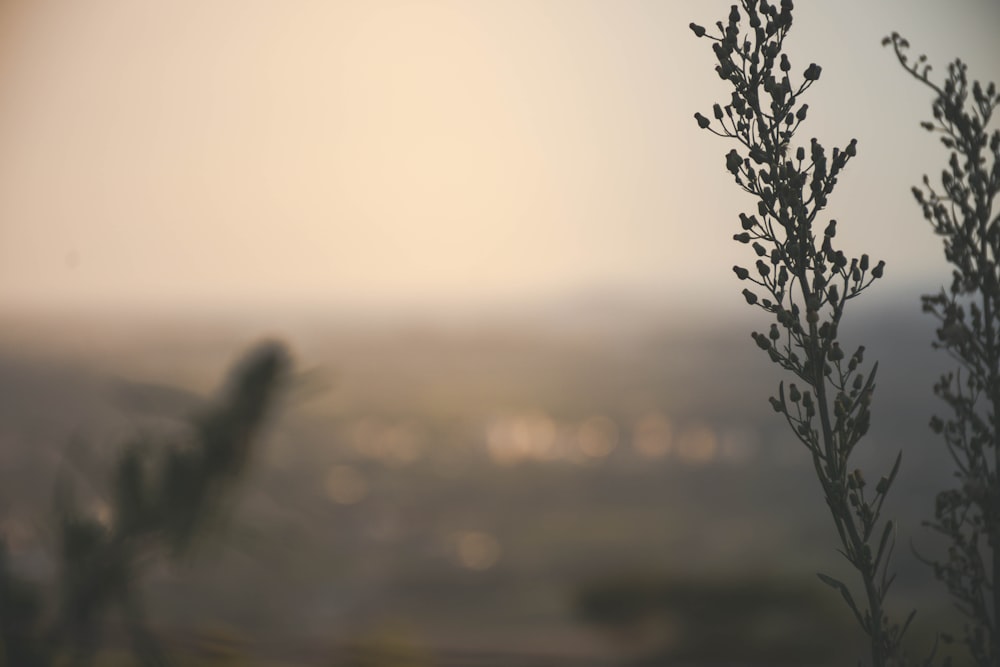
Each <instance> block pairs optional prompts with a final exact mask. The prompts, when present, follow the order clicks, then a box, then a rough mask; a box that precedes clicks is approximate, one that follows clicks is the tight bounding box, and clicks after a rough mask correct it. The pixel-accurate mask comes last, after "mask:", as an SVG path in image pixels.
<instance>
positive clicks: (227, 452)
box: [0, 343, 290, 667]
mask: <svg viewBox="0 0 1000 667" xmlns="http://www.w3.org/2000/svg"><path fill="white" fill-rule="evenodd" d="M289 369H290V360H289V356H288V353H287V351H286V350H285V348H284V347H283V346H282V345H280V344H277V343H266V344H262V345H260V346H258V347H257V348H255V349H254V350H252V351H251V352H250V353H249V354H247V356H246V357H245V358H244V359H243V360H242V362H240V363H239V364H238V365H237V367H236V368H235V369H234V371H233V373H232V376H231V378H230V381H229V386H228V387H227V388H226V391H225V393H224V396H223V399H222V400H221V401H220V402H219V404H218V405H217V406H216V407H215V408H214V409H211V410H209V411H208V412H206V413H205V414H204V415H202V416H201V417H199V418H196V419H194V420H193V422H192V437H191V442H190V443H177V444H174V445H172V446H170V447H167V448H156V449H154V448H153V446H152V445H151V444H150V443H146V442H138V441H137V442H131V443H129V444H127V445H126V446H125V447H124V448H123V449H122V452H121V454H120V457H119V458H118V461H117V464H116V466H115V470H114V478H113V479H114V481H113V489H112V490H111V493H110V494H109V495H110V497H111V505H112V512H111V517H110V519H109V520H108V521H107V522H102V521H100V520H99V519H98V518H97V517H94V516H90V515H87V514H84V513H83V512H81V511H80V509H79V505H78V503H76V502H75V501H74V497H73V493H72V489H71V488H69V487H68V485H60V488H59V489H57V499H56V504H57V511H58V513H59V516H60V525H59V527H58V536H59V553H58V562H59V567H60V576H59V581H58V586H57V599H56V600H55V601H54V603H53V604H54V606H55V609H54V610H53V611H52V613H51V614H49V615H47V617H49V616H50V617H51V619H52V620H51V622H50V623H48V624H43V623H42V620H43V615H42V601H43V598H42V595H41V593H40V591H39V590H38V589H37V588H36V587H34V586H32V585H30V584H29V583H28V582H25V581H22V580H20V579H18V578H17V577H16V576H15V574H14V573H13V572H12V571H11V568H10V566H9V562H8V559H7V554H6V550H5V549H2V548H0V648H2V649H3V651H4V653H5V658H6V660H5V662H4V663H3V664H6V665H11V666H14V665H17V666H19V667H43V666H48V665H52V664H71V665H81V666H82V665H88V664H91V663H92V662H93V660H94V658H95V656H96V653H97V650H98V649H99V647H100V640H101V630H102V628H103V625H104V621H105V619H106V616H107V613H108V612H109V611H111V610H112V609H117V610H118V611H120V612H122V613H121V615H122V618H123V619H124V620H125V623H126V626H127V627H126V630H127V633H128V637H129V640H130V642H131V646H132V650H133V652H134V654H135V655H136V657H137V659H138V660H139V661H140V663H141V664H143V665H149V666H153V665H167V664H169V663H168V660H167V656H166V654H165V653H164V651H163V650H161V648H160V647H159V645H158V643H157V642H156V640H155V638H154V636H153V634H152V633H151V631H150V630H149V628H148V626H147V624H146V622H145V614H144V609H143V605H142V596H141V577H142V574H143V572H144V571H145V570H147V568H148V566H149V565H150V564H151V562H153V561H155V559H157V558H160V557H172V556H177V555H179V554H181V553H183V552H184V551H185V550H186V549H188V548H189V547H190V546H191V545H192V544H193V543H194V541H195V540H196V538H197V537H198V536H199V534H202V533H203V532H204V530H203V529H204V526H205V525H206V523H207V522H208V521H209V519H210V518H211V516H212V514H213V513H215V512H217V511H218V509H219V507H220V504H221V503H222V502H223V501H224V499H225V497H226V495H227V492H228V491H230V489H231V487H232V486H233V483H234V482H235V481H236V480H237V478H238V477H239V475H240V473H241V472H242V471H243V470H244V468H245V467H246V464H247V462H248V460H249V458H250V456H251V455H252V453H253V449H254V441H255V439H256V436H257V435H258V434H259V432H260V430H261V428H262V427H263V425H264V423H265V418H266V417H267V415H268V412H269V411H270V409H271V407H272V406H273V404H274V400H275V397H276V394H277V392H278V390H279V389H280V387H281V386H282V384H283V382H284V380H285V379H286V377H287V375H288V372H289ZM0 547H2V543H0ZM66 660H68V661H69V662H68V663H66V662H65V661H66Z"/></svg>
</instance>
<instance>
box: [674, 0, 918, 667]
mask: <svg viewBox="0 0 1000 667" xmlns="http://www.w3.org/2000/svg"><path fill="white" fill-rule="evenodd" d="M741 8H742V11H741ZM792 8H793V7H792V2H791V1H790V0H782V1H781V3H780V5H776V4H770V3H768V2H767V1H766V0H760V1H759V2H758V0H741V3H740V6H736V5H734V6H733V7H732V9H731V10H730V14H729V17H728V21H727V22H726V23H723V22H721V21H720V22H718V23H716V28H717V36H716V35H713V34H711V33H709V32H708V31H707V30H706V29H705V28H703V27H702V26H700V25H697V24H694V23H692V24H691V29H692V31H694V33H695V35H696V36H697V37H704V38H707V39H709V40H711V41H712V42H713V44H712V48H713V50H714V52H715V56H716V58H717V60H718V65H717V66H716V68H715V71H716V73H717V74H718V75H719V77H720V78H721V79H722V80H724V81H727V82H728V83H729V84H730V85H731V86H732V88H733V92H732V97H731V99H730V100H729V102H728V103H727V104H725V105H722V104H716V105H714V107H713V115H714V118H715V120H714V121H712V120H710V119H709V118H707V117H706V116H704V115H702V114H700V113H696V114H695V119H696V120H697V122H698V126H699V127H701V128H702V129H706V130H709V131H710V132H712V133H713V134H716V135H718V136H720V137H723V138H726V139H732V140H735V141H736V142H737V143H738V144H739V148H734V149H733V150H731V151H729V153H728V154H727V155H726V169H727V170H728V171H729V172H730V173H731V174H732V175H733V177H734V178H735V180H736V184H737V185H738V186H739V187H740V188H742V189H743V190H744V191H745V192H747V193H748V194H750V195H752V196H753V197H755V198H756V199H757V210H756V213H755V214H750V215H748V214H746V213H741V214H740V222H741V226H742V231H740V232H739V233H737V234H736V235H735V236H734V237H733V238H734V239H735V240H736V241H738V242H740V243H745V244H748V245H750V246H751V248H752V249H753V251H754V253H755V254H756V256H757V258H758V259H757V261H756V264H755V266H754V268H753V269H752V270H751V269H746V268H743V267H740V266H735V267H733V271H734V272H735V273H736V276H737V277H738V278H739V279H740V280H742V281H746V282H749V283H751V284H752V285H753V287H752V288H747V289H744V290H743V295H744V297H745V298H746V300H747V303H749V304H750V305H755V306H758V307H760V308H762V309H763V310H764V311H766V312H767V313H768V314H769V315H771V316H772V317H773V318H774V320H775V321H774V322H773V323H772V324H771V326H770V328H769V330H768V331H767V333H759V332H754V333H753V334H752V337H753V340H754V341H755V342H756V344H757V345H758V347H760V348H761V349H762V350H764V351H765V352H766V353H767V354H768V356H769V357H770V359H771V361H773V362H774V363H776V364H778V365H779V366H781V367H782V368H784V369H785V370H787V371H789V372H790V373H791V374H792V375H793V376H795V377H796V378H797V379H798V381H799V382H801V383H802V385H803V386H801V387H800V386H799V385H798V384H796V383H792V384H790V385H789V386H788V387H787V389H786V387H785V385H784V382H782V383H781V384H780V385H779V389H778V396H777V398H774V397H772V398H771V399H770V401H771V405H772V406H773V408H774V410H775V412H778V413H779V414H781V415H783V416H784V417H785V419H786V420H787V422H788V424H789V426H790V427H791V428H792V430H793V432H794V433H795V435H796V436H797V437H798V439H799V440H800V441H801V442H802V444H803V445H805V447H806V449H807V450H808V451H809V453H810V455H811V457H812V462H813V464H814V467H815V471H816V475H817V478H818V479H819V482H820V485H821V487H822V489H823V495H824V497H825V499H826V503H827V505H828V506H829V508H830V512H831V515H832V517H833V522H834V526H835V527H836V530H837V535H838V537H839V539H840V543H841V545H842V549H840V550H839V551H840V553H841V554H843V555H844V557H845V558H846V559H847V560H848V562H850V564H851V565H852V566H853V567H854V569H855V570H856V571H857V573H858V575H859V576H860V579H861V584H862V602H861V604H859V603H858V602H857V601H856V600H855V596H854V594H853V593H852V592H851V588H850V587H848V586H847V585H846V584H845V583H843V582H841V581H838V580H836V579H834V578H832V577H830V576H828V575H825V574H820V575H819V577H820V579H822V580H823V581H824V582H825V583H826V584H828V585H830V586H832V587H833V588H835V589H837V590H838V591H839V592H840V594H841V595H842V596H843V598H844V600H845V601H846V602H847V605H848V606H849V607H850V609H851V611H852V612H853V614H854V616H855V618H856V620H857V622H858V623H859V624H860V625H861V627H862V628H863V630H864V631H865V633H866V634H867V635H868V637H869V640H870V648H871V660H872V663H873V664H874V665H876V666H880V667H881V666H883V665H889V664H896V662H897V661H898V656H899V643H900V640H901V637H902V635H903V633H904V632H905V630H906V627H907V626H908V624H909V621H910V619H912V616H913V615H912V614H910V617H909V618H908V619H907V621H906V623H904V624H903V625H902V627H900V626H899V625H894V624H892V623H890V621H889V619H888V617H887V615H886V613H885V600H886V595H887V593H888V591H889V588H890V585H891V584H892V581H893V579H894V574H892V573H891V571H890V568H889V563H890V559H891V553H892V550H893V545H894V543H895V536H894V525H893V522H892V521H891V520H888V521H883V520H882V518H881V513H882V506H883V503H884V502H885V499H886V495H887V494H888V492H889V489H890V487H891V485H892V483H893V480H894V479H895V477H896V473H897V472H898V470H899V464H900V456H897V457H896V460H895V463H894V465H893V466H892V469H891V471H890V472H889V473H888V475H886V476H884V477H882V478H881V479H880V480H879V481H878V483H877V484H875V488H874V492H872V489H871V487H870V486H868V485H867V484H866V482H865V479H864V476H863V475H862V473H861V471H860V470H857V469H853V470H852V466H851V465H850V456H851V454H852V453H853V451H854V448H855V447H856V446H857V445H858V443H859V442H860V440H861V438H862V437H863V436H864V435H865V433H866V432H867V431H868V428H869V422H870V418H871V417H870V406H871V401H872V394H873V392H874V389H875V372H876V370H877V366H878V365H877V364H875V365H873V366H872V367H871V370H870V371H868V372H866V371H864V370H863V368H864V365H863V364H864V347H859V348H857V350H856V351H855V352H853V353H852V354H850V355H847V354H846V353H845V352H844V350H843V348H842V347H841V345H840V341H839V340H838V330H839V327H840V324H841V321H842V319H843V316H844V312H845V309H846V306H847V303H848V302H849V301H850V300H852V299H854V298H856V297H858V296H859V295H860V294H861V293H862V292H863V291H864V290H865V289H867V288H868V287H869V286H870V285H871V284H872V282H874V280H875V279H877V278H881V277H882V273H883V270H884V263H883V262H881V261H880V262H878V263H877V264H875V265H874V266H873V265H872V262H871V260H870V259H869V258H868V255H862V256H861V257H860V258H859V259H849V258H848V257H847V256H846V255H845V254H844V253H843V252H842V251H841V250H838V249H836V248H835V247H834V238H835V236H836V231H837V223H836V221H834V220H830V221H829V223H827V225H826V227H825V229H824V231H823V232H822V233H819V231H818V230H819V225H820V222H819V221H818V220H817V218H818V216H819V214H820V213H821V212H822V211H823V209H824V208H825V207H826V205H827V200H828V198H829V196H830V194H831V193H832V192H833V189H834V187H835V186H836V184H837V178H838V177H839V176H840V174H841V172H842V171H843V169H844V167H845V166H846V165H847V163H848V161H849V160H850V159H851V158H853V157H854V156H855V154H856V151H857V142H856V141H855V140H853V139H852V140H851V141H850V143H849V144H848V145H847V147H846V148H844V149H838V148H834V149H833V151H832V152H831V154H829V155H828V154H827V152H826V150H825V149H824V147H823V146H822V145H821V144H820V143H819V142H818V141H817V140H816V139H811V140H810V142H809V144H808V147H805V146H802V145H797V144H796V142H795V134H796V132H797V131H798V129H799V127H800V126H801V124H802V122H803V121H805V119H806V115H807V113H808V105H807V104H805V103H803V102H802V101H801V98H802V96H803V94H804V93H805V92H806V91H807V90H808V89H809V88H810V87H811V86H812V85H813V84H814V83H815V82H816V81H817V80H818V79H819V77H820V73H821V71H822V70H821V68H820V66H819V65H817V64H815V63H813V64H810V65H809V67H808V68H806V69H805V71H804V72H803V74H802V75H801V78H799V82H798V83H793V77H792V75H791V70H792V66H791V62H790V60H789V58H788V55H787V54H786V53H784V52H783V49H784V41H785V38H786V36H787V35H788V32H789V30H790V29H791V27H792ZM796 78H798V77H796Z"/></svg>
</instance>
